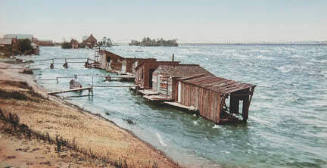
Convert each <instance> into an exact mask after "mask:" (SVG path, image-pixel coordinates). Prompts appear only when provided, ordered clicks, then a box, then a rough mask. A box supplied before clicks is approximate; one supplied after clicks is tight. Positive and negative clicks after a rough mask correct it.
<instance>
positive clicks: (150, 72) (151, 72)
mask: <svg viewBox="0 0 327 168" xmlns="http://www.w3.org/2000/svg"><path fill="white" fill-rule="evenodd" d="M154 71H155V69H150V70H149V87H150V88H152V74H153V72H154Z"/></svg>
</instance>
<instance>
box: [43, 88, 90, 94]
mask: <svg viewBox="0 0 327 168" xmlns="http://www.w3.org/2000/svg"><path fill="white" fill-rule="evenodd" d="M83 90H88V91H89V95H90V93H92V95H93V87H83V88H76V89H69V90H61V91H54V92H48V94H49V95H55V94H60V93H68V92H77V91H83Z"/></svg>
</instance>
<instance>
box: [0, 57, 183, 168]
mask: <svg viewBox="0 0 327 168" xmlns="http://www.w3.org/2000/svg"><path fill="white" fill-rule="evenodd" d="M21 67H22V66H20V65H12V64H5V63H0V109H1V111H2V112H3V113H4V114H5V115H9V113H10V114H15V115H17V116H18V117H19V123H20V124H25V125H26V126H28V128H29V129H31V130H32V131H35V132H36V133H40V134H49V137H50V138H51V139H56V136H58V137H61V138H63V139H65V140H67V142H69V143H70V144H74V145H75V146H76V147H77V149H78V150H74V149H71V148H69V149H67V150H68V153H67V152H66V153H65V154H64V155H65V157H67V158H62V156H61V155H62V153H61V152H59V153H58V152H57V151H56V150H55V146H56V145H55V144H45V142H38V141H35V140H26V138H25V139H24V138H17V137H15V136H13V135H10V134H8V133H1V134H0V136H1V137H0V144H8V145H6V147H3V146H0V147H1V148H0V149H1V150H0V162H2V163H4V162H5V163H7V164H8V165H12V166H22V165H25V166H26V165H27V166H28V164H32V165H34V166H33V167H37V166H36V165H39V166H40V167H42V166H44V165H47V166H49V165H50V166H53V167H57V166H59V167H66V166H65V165H78V164H80V166H77V167H102V166H103V165H105V166H107V167H115V166H116V167H117V163H123V164H120V165H127V166H128V167H179V166H178V165H177V164H176V163H175V162H173V161H172V160H171V159H169V158H168V157H166V156H165V155H164V154H163V153H162V152H160V151H159V150H156V149H155V148H153V147H152V146H151V145H149V144H147V143H145V142H143V141H142V140H140V139H138V138H137V137H135V136H134V135H133V134H132V133H130V132H129V131H126V130H124V129H122V128H119V127H118V126H117V125H115V124H114V123H112V122H109V121H107V120H105V119H103V118H102V117H99V116H95V115H92V114H90V113H89V112H86V111H83V110H81V109H80V108H77V107H75V106H73V105H71V104H69V103H66V102H64V101H62V100H61V99H59V98H57V97H53V96H48V95H47V92H46V91H45V90H44V89H42V88H40V87H39V86H38V85H37V84H36V83H35V82H34V81H33V76H32V75H30V74H24V73H22V72H23V69H21ZM0 122H4V121H1V120H0ZM1 130H2V131H3V130H4V129H3V127H1ZM9 142H10V143H9ZM22 144H25V146H24V145H22ZM36 146H37V147H36ZM27 147H29V149H32V150H33V149H35V148H39V149H38V150H35V151H33V152H34V153H35V154H33V152H32V153H28V152H27V153H26V152H22V151H20V150H17V149H19V148H27ZM83 151H84V153H83ZM7 153H9V154H7ZM44 153H45V154H44ZM85 153H89V154H92V156H94V157H95V158H93V159H94V161H92V160H91V161H87V159H86V161H80V159H79V158H80V157H79V155H81V156H82V155H85ZM25 155H26V156H25ZM39 155H40V156H39ZM20 156H21V157H20ZM71 156H74V157H71ZM76 156H77V157H76ZM8 157H9V159H8ZM40 157H43V158H42V159H41V160H40ZM22 158H29V159H22ZM33 158H34V159H33ZM101 159H102V161H103V162H101V163H98V162H95V160H101ZM27 160H29V161H27ZM48 162H49V164H48ZM40 163H43V164H40ZM55 163H57V164H55ZM59 163H60V164H61V166H60V165H59ZM0 166H2V165H0ZM25 166H23V167H25Z"/></svg>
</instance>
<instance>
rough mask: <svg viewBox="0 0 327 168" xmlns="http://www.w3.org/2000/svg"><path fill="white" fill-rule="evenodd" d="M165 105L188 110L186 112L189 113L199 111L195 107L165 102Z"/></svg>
mask: <svg viewBox="0 0 327 168" xmlns="http://www.w3.org/2000/svg"><path fill="white" fill-rule="evenodd" d="M164 103H165V104H168V105H171V106H174V107H177V108H181V109H186V110H189V111H197V109H196V108H195V107H193V106H185V105H182V104H179V103H177V102H167V101H166V102H164Z"/></svg>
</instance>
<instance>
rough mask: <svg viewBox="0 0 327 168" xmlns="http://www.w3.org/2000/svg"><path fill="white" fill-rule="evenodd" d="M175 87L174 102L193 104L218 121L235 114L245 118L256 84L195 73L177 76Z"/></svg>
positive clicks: (202, 112)
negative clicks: (175, 95)
mask: <svg viewBox="0 0 327 168" xmlns="http://www.w3.org/2000/svg"><path fill="white" fill-rule="evenodd" d="M176 87H177V90H178V93H177V101H176V103H177V104H180V105H182V106H186V107H192V108H195V109H196V110H197V111H199V113H200V115H201V116H203V117H204V118H206V119H208V120H211V121H214V122H215V123H217V124H221V123H224V122H228V121H230V120H233V119H235V118H236V117H237V116H242V119H243V121H246V120H247V119H248V111H249V107H250V103H251V100H252V95H253V92H254V88H255V85H252V84H246V83H240V82H236V81H233V80H228V79H224V78H220V77H215V76H208V75H197V76H192V77H186V78H181V79H177V83H176ZM228 100H229V102H227V103H226V101H228ZM240 105H241V108H240V107H239V106H240Z"/></svg>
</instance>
